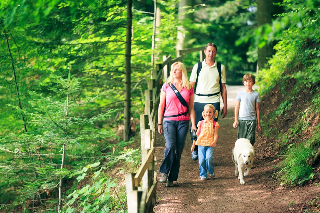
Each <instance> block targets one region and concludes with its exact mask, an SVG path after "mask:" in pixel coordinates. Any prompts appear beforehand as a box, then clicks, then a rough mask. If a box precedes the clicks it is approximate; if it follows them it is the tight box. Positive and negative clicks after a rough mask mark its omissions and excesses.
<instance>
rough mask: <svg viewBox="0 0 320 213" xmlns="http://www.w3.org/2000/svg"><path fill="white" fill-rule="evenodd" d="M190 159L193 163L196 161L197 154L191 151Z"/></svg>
mask: <svg viewBox="0 0 320 213" xmlns="http://www.w3.org/2000/svg"><path fill="white" fill-rule="evenodd" d="M191 158H192V160H194V161H196V160H198V152H196V151H192V154H191Z"/></svg>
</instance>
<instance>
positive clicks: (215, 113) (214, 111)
mask: <svg viewBox="0 0 320 213" xmlns="http://www.w3.org/2000/svg"><path fill="white" fill-rule="evenodd" d="M206 108H211V109H213V118H217V117H218V111H217V110H216V109H215V108H214V106H213V105H212V104H206V105H205V106H204V108H203V112H202V117H204V113H205V112H204V111H205V109H206Z"/></svg>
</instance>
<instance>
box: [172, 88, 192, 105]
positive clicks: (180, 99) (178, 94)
mask: <svg viewBox="0 0 320 213" xmlns="http://www.w3.org/2000/svg"><path fill="white" fill-rule="evenodd" d="M169 85H170V87H171V89H172V90H173V92H174V93H175V94H176V96H177V98H178V99H179V101H180V102H181V104H182V105H183V106H185V107H187V109H189V107H188V104H187V102H186V100H184V98H183V97H182V95H181V94H180V92H179V91H178V90H177V88H176V87H175V86H174V85H173V84H169Z"/></svg>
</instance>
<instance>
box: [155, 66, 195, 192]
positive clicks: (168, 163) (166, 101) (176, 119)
mask: <svg viewBox="0 0 320 213" xmlns="http://www.w3.org/2000/svg"><path fill="white" fill-rule="evenodd" d="M173 86H174V87H173ZM176 93H179V94H176ZM178 96H179V97H180V99H179V97H178ZM181 99H184V100H181ZM181 101H182V102H181ZM189 119H191V125H192V129H193V130H196V126H195V120H194V110H193V88H192V87H191V85H190V83H189V81H188V76H187V69H186V67H185V66H184V64H183V63H181V62H176V63H174V64H172V66H171V72H170V77H169V78H168V81H167V83H165V84H164V85H163V86H162V88H161V94H160V103H159V109H158V132H159V133H160V134H162V133H164V138H165V141H166V148H165V149H164V159H163V161H162V163H161V166H160V168H159V172H161V173H162V175H161V178H160V180H159V182H162V183H164V182H167V186H169V187H170V186H174V185H173V181H177V179H178V174H179V168H180V159H181V154H182V151H183V148H184V144H185V140H186V136H187V133H188V127H189ZM162 120H163V123H162Z"/></svg>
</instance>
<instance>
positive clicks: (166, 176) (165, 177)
mask: <svg viewBox="0 0 320 213" xmlns="http://www.w3.org/2000/svg"><path fill="white" fill-rule="evenodd" d="M167 179H168V175H167V174H164V173H161V177H160V179H159V182H160V183H165V182H167Z"/></svg>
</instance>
